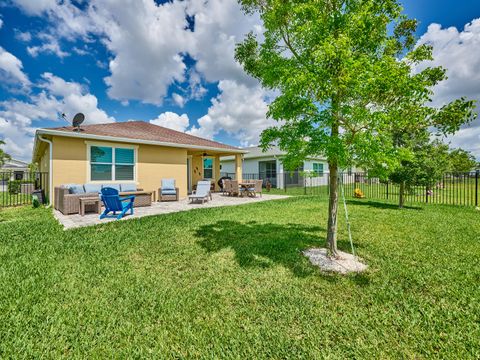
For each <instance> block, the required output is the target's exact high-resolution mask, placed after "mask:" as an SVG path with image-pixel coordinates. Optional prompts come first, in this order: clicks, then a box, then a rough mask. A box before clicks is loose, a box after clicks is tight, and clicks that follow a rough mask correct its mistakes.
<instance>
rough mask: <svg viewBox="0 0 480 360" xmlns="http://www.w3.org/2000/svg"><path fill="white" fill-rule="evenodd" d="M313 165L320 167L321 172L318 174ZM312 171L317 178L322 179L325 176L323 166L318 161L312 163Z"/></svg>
mask: <svg viewBox="0 0 480 360" xmlns="http://www.w3.org/2000/svg"><path fill="white" fill-rule="evenodd" d="M315 165H322V172H321V173H319V172H318V171H316V170H315ZM312 171H313V173H314V174H315V175H316V176H317V177H323V176H324V175H325V164H324V163H322V162H319V161H313V162H312Z"/></svg>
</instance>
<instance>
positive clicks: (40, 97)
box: [0, 73, 115, 161]
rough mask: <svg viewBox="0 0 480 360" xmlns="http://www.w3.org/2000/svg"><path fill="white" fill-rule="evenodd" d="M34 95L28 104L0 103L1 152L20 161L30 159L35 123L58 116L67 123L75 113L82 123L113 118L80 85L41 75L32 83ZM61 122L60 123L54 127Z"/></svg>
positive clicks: (11, 101) (15, 102)
mask: <svg viewBox="0 0 480 360" xmlns="http://www.w3.org/2000/svg"><path fill="white" fill-rule="evenodd" d="M33 86H35V87H36V88H38V89H39V92H38V94H36V95H31V96H29V100H28V101H22V100H18V99H11V100H6V101H2V102H0V134H1V138H2V140H4V141H5V143H6V144H5V151H6V152H7V153H9V154H10V155H12V156H13V157H17V158H20V159H24V160H27V161H28V160H30V159H31V152H32V146H33V141H32V140H33V139H32V138H33V135H34V133H35V128H36V126H35V123H36V122H38V121H41V120H50V121H52V120H56V119H57V117H58V113H59V112H60V113H62V112H63V113H65V114H66V115H67V119H69V120H71V119H72V118H73V116H74V115H75V114H76V113H77V112H83V113H84V114H85V118H86V120H85V123H86V124H94V123H106V122H113V121H115V119H114V118H113V117H110V116H108V115H107V113H106V112H105V111H103V110H101V109H99V108H98V100H97V98H96V97H95V96H94V95H92V94H90V93H89V92H88V90H87V89H86V88H85V87H83V86H82V85H81V84H78V83H76V82H68V81H65V80H64V79H62V78H60V77H58V76H55V75H53V74H51V73H44V74H42V79H41V81H39V82H38V83H37V84H34V85H33ZM64 124H65V123H63V122H61V123H59V125H58V126H62V125H64Z"/></svg>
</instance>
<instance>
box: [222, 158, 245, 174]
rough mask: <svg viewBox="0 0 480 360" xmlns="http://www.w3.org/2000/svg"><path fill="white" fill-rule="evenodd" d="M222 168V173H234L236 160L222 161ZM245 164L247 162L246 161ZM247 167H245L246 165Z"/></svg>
mask: <svg viewBox="0 0 480 360" xmlns="http://www.w3.org/2000/svg"><path fill="white" fill-rule="evenodd" d="M221 164H222V169H221V170H220V171H221V172H222V173H229V174H232V173H234V172H235V161H233V160H232V161H222V162H221ZM244 166H245V163H244ZM244 169H245V167H244Z"/></svg>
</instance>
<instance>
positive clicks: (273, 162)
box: [220, 146, 328, 188]
mask: <svg viewBox="0 0 480 360" xmlns="http://www.w3.org/2000/svg"><path fill="white" fill-rule="evenodd" d="M243 150H244V151H245V152H247V151H248V153H246V154H245V155H244V156H243V174H244V177H246V178H259V179H263V180H265V182H266V181H267V180H268V181H270V183H271V184H272V186H274V187H278V188H283V187H284V183H285V184H286V185H287V186H288V185H297V184H298V185H303V184H304V177H303V175H304V174H305V173H306V172H309V173H310V175H311V176H314V177H315V180H316V181H315V184H317V185H321V184H323V182H324V183H325V184H326V183H327V181H328V180H327V175H326V174H325V173H327V172H328V163H327V161H326V159H325V158H323V157H311V158H309V159H307V160H305V161H304V162H303V165H302V166H300V167H299V168H298V169H297V170H296V171H294V172H289V171H288V170H284V168H283V163H282V157H283V156H285V152H283V151H281V150H280V149H279V148H278V147H276V146H274V147H272V148H270V149H269V150H268V151H266V152H263V151H262V149H261V148H260V147H258V146H255V147H246V148H243ZM220 163H221V171H222V174H223V175H225V176H228V175H231V174H233V173H235V159H234V157H232V156H226V157H222V158H221V159H220Z"/></svg>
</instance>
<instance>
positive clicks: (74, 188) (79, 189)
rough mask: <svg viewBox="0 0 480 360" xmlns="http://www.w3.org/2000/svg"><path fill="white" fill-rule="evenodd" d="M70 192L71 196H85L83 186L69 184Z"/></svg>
mask: <svg viewBox="0 0 480 360" xmlns="http://www.w3.org/2000/svg"><path fill="white" fill-rule="evenodd" d="M68 192H69V193H70V194H85V189H84V188H83V185H81V184H69V185H68Z"/></svg>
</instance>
